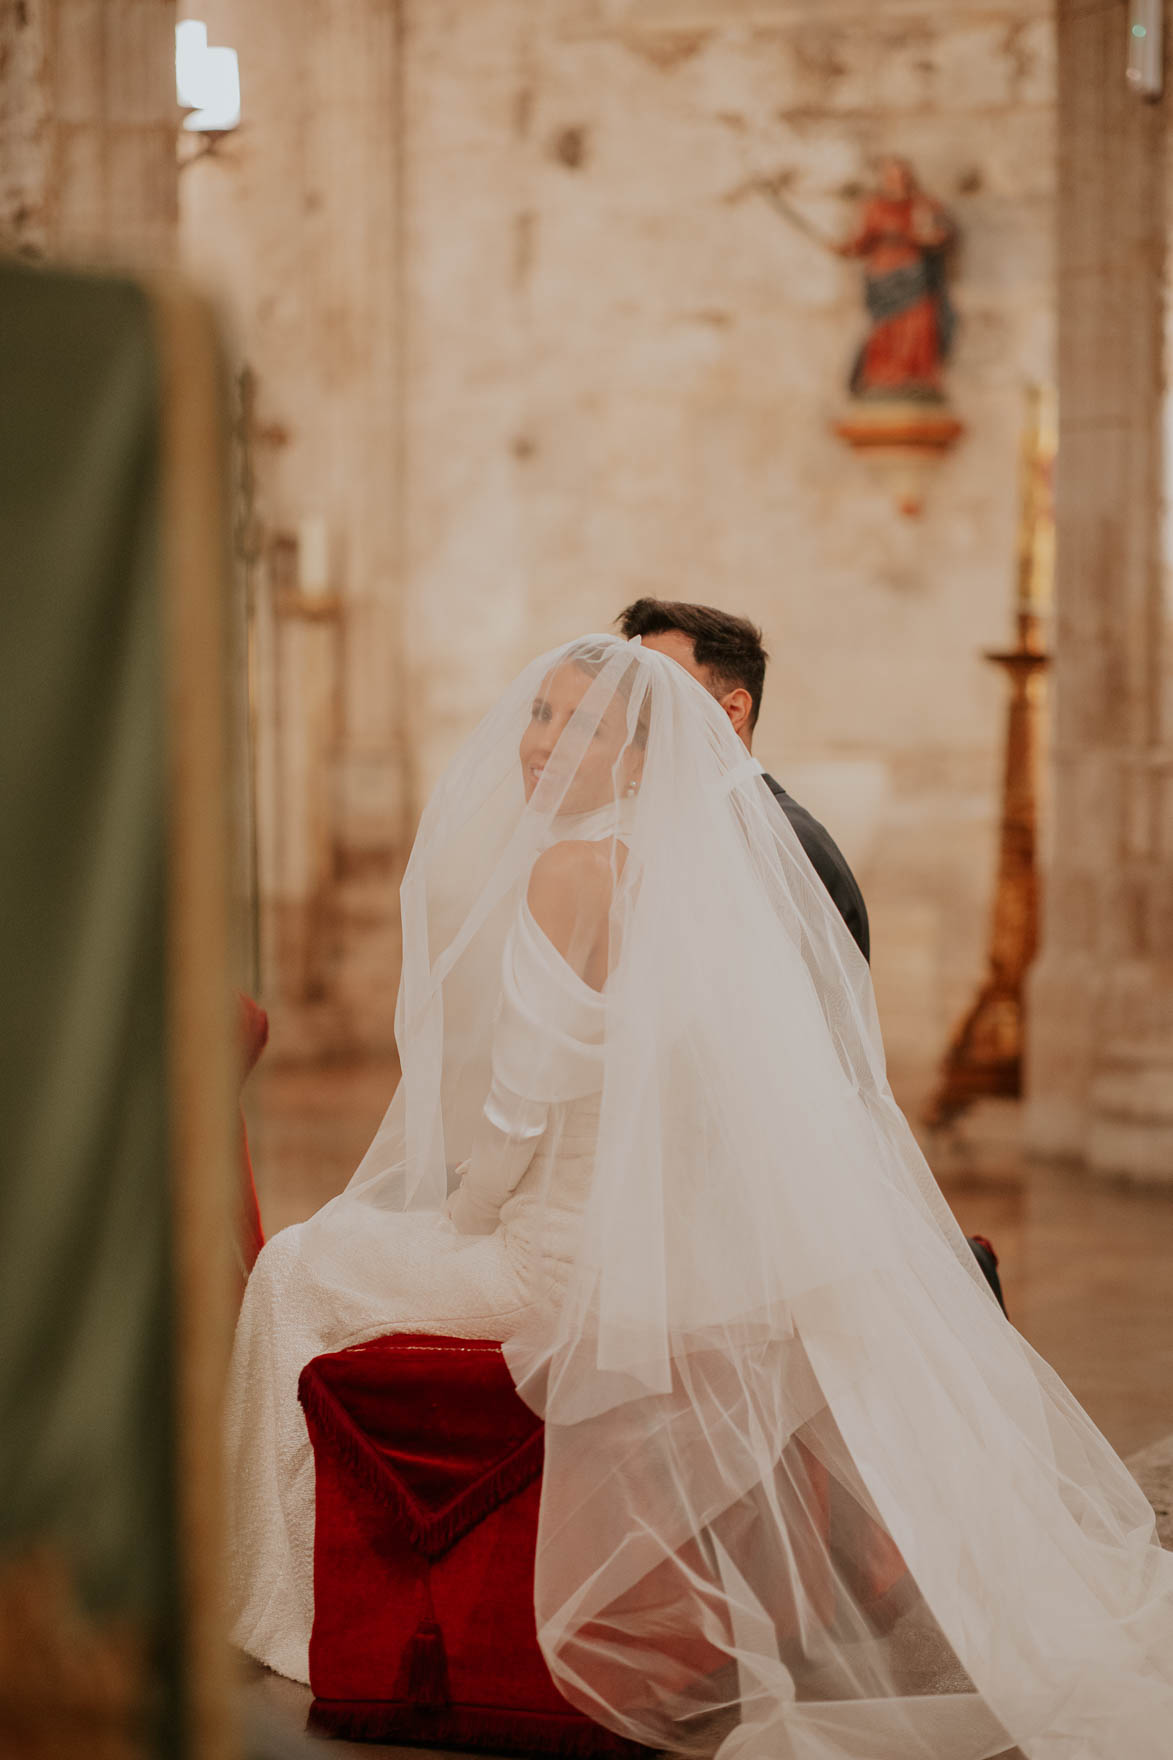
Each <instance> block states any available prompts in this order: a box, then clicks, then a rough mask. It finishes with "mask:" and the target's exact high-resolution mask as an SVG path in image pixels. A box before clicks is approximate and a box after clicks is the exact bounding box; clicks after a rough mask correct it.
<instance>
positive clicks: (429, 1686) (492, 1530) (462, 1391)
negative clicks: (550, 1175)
mask: <svg viewBox="0 0 1173 1760" xmlns="http://www.w3.org/2000/svg"><path fill="white" fill-rule="evenodd" d="M299 1396H300V1399H301V1403H302V1406H303V1408H304V1410H305V1414H306V1421H307V1424H308V1426H309V1433H310V1439H311V1441H312V1443H313V1448H314V1461H315V1469H316V1475H317V1490H316V1523H315V1534H314V1626H313V1635H312V1637H311V1639H310V1684H311V1686H312V1687H313V1690H314V1694H315V1700H314V1707H313V1712H312V1714H311V1721H312V1723H313V1724H314V1725H315V1727H317V1728H319V1729H323V1730H326V1731H328V1732H329V1733H331V1734H334V1735H339V1736H349V1737H350V1738H351V1739H355V1738H357V1739H359V1740H364V1739H365V1740H368V1741H387V1742H392V1741H408V1742H424V1743H433V1744H438V1745H441V1746H443V1745H449V1746H457V1747H471V1748H477V1747H479V1748H485V1749H489V1750H495V1751H496V1752H501V1751H502V1750H506V1751H508V1750H512V1751H514V1752H517V1753H522V1754H534V1755H539V1754H541V1755H556V1754H563V1755H575V1756H580V1757H582V1760H588V1757H589V1760H618V1757H619V1756H637V1755H645V1754H647V1752H648V1750H646V1749H643V1748H639V1747H637V1746H635V1745H634V1744H633V1743H630V1742H626V1741H623V1740H622V1739H621V1738H619V1737H618V1736H614V1735H612V1734H610V1733H609V1732H608V1731H607V1730H604V1729H602V1728H601V1727H600V1726H599V1725H597V1724H595V1723H592V1721H591V1720H590V1719H589V1718H587V1717H584V1716H583V1714H582V1713H581V1712H579V1711H576V1710H575V1709H574V1708H573V1707H572V1706H570V1705H568V1704H567V1702H566V1701H565V1700H564V1699H563V1698H562V1696H561V1694H560V1693H559V1692H558V1690H557V1688H556V1687H555V1686H554V1683H553V1681H552V1680H551V1679H550V1675H549V1671H548V1670H547V1668H546V1665H545V1662H544V1661H543V1658H542V1654H541V1651H540V1650H539V1648H538V1641H537V1631H536V1627H535V1622H534V1606H533V1579H534V1548H535V1541H536V1537H537V1521H538V1504H539V1500H540V1496H541V1470H542V1449H543V1427H542V1424H541V1421H540V1419H538V1418H537V1417H535V1416H534V1414H533V1413H532V1412H531V1411H530V1410H529V1408H528V1406H526V1405H525V1404H524V1403H523V1402H522V1400H521V1399H520V1398H519V1397H518V1395H517V1392H516V1390H515V1389H514V1386H513V1383H512V1380H511V1379H510V1376H509V1371H508V1369H507V1368H506V1366H505V1361H504V1358H503V1357H502V1355H501V1348H500V1346H499V1345H497V1344H494V1343H491V1342H487V1341H481V1340H475V1339H448V1338H427V1337H421V1336H418V1335H407V1334H399V1335H392V1336H390V1337H387V1338H380V1339H375V1340H373V1341H372V1342H371V1343H369V1344H362V1345H356V1346H354V1347H352V1348H351V1349H350V1350H346V1351H337V1352H334V1353H332V1354H330V1355H324V1356H320V1357H316V1358H315V1359H314V1361H313V1362H312V1363H310V1364H309V1365H308V1366H307V1367H306V1368H305V1369H304V1370H303V1371H302V1375H301V1382H300V1387H299Z"/></svg>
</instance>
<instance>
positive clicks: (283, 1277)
mask: <svg viewBox="0 0 1173 1760" xmlns="http://www.w3.org/2000/svg"><path fill="white" fill-rule="evenodd" d="M603 817H604V818H605V819H606V821H607V822H608V823H609V824H610V825H613V823H614V816H613V815H604V816H603ZM576 829H577V830H578V834H579V836H580V837H581V836H582V835H583V833H584V830H585V832H586V834H587V835H588V836H589V835H590V834H591V832H592V831H594V830H597V829H598V826H597V825H592V824H590V823H589V822H588V824H587V825H586V826H585V827H584V826H583V824H582V822H581V821H579V822H578V823H577V824H576ZM502 987H503V1000H502V1010H501V1015H500V1018H499V1019H498V1022H497V1026H496V1030H495V1034H494V1041H493V1059H492V1061H493V1079H492V1084H491V1089H490V1095H489V1098H488V1099H487V1100H486V1103H485V1124H486V1130H485V1133H484V1134H485V1137H487V1138H488V1140H489V1141H488V1146H487V1148H485V1146H484V1145H483V1144H482V1154H481V1156H480V1158H479V1163H478V1164H477V1165H475V1166H472V1167H470V1168H469V1169H468V1170H467V1172H466V1173H465V1175H464V1178H463V1179H462V1182H461V1184H460V1186H459V1188H458V1190H457V1192H456V1193H455V1194H454V1195H453V1198H452V1200H451V1201H450V1204H449V1207H448V1210H427V1211H414V1212H409V1213H406V1214H400V1213H397V1212H395V1211H386V1210H379V1209H374V1210H371V1211H370V1212H369V1214H368V1216H367V1217H366V1219H365V1226H364V1227H363V1228H362V1229H361V1231H357V1232H356V1231H355V1228H354V1221H353V1216H352V1214H351V1210H350V1206H349V1205H346V1204H338V1203H333V1204H327V1205H326V1206H325V1207H324V1208H323V1209H322V1210H319V1211H318V1212H317V1214H316V1215H315V1216H312V1217H311V1218H310V1219H309V1221H308V1222H304V1223H301V1224H299V1225H296V1226H295V1227H292V1228H286V1229H283V1230H282V1231H281V1232H280V1233H279V1234H276V1235H274V1236H273V1238H272V1240H271V1241H269V1242H268V1244H267V1245H266V1246H265V1248H264V1249H263V1251H262V1252H261V1254H260V1256H259V1258H258V1260H257V1263H256V1266H255V1268H254V1270H253V1273H252V1276H251V1277H250V1279H249V1283H248V1288H247V1290H246V1292H245V1298H244V1303H243V1306H242V1309H241V1314H240V1320H239V1323H238V1325H237V1330H236V1341H235V1347H234V1351H233V1361H232V1369H231V1374H230V1377H229V1399H228V1435H229V1442H230V1452H229V1478H230V1483H231V1485H232V1487H233V1488H234V1491H235V1493H236V1499H235V1506H234V1512H233V1513H234V1528H235V1532H234V1543H233V1549H232V1566H231V1568H232V1586H233V1598H234V1602H235V1606H236V1609H237V1612H236V1618H235V1626H234V1632H233V1636H234V1640H235V1642H236V1643H238V1644H239V1645H240V1647H241V1648H242V1649H243V1650H245V1651H247V1653H248V1654H249V1655H251V1656H254V1657H256V1658H257V1659H258V1660H259V1661H261V1662H264V1663H266V1664H267V1665H268V1666H269V1667H270V1668H274V1669H276V1670H277V1672H278V1673H279V1674H284V1675H289V1676H290V1677H291V1678H292V1679H294V1680H300V1681H308V1680H309V1656H308V1650H309V1638H310V1626H311V1623H312V1620H313V1532H314V1463H313V1456H312V1453H311V1450H310V1444H309V1439H308V1436H307V1433H306V1427H305V1421H304V1419H303V1417H302V1414H301V1410H300V1408H299V1406H298V1404H297V1380H298V1376H299V1374H300V1373H301V1370H302V1369H303V1368H304V1367H305V1365H306V1363H308V1362H309V1361H310V1359H311V1358H312V1357H315V1356H317V1355H318V1354H319V1352H321V1351H336V1350H343V1349H345V1347H346V1346H348V1345H352V1344H358V1343H360V1342H361V1341H362V1340H364V1339H368V1338H377V1337H379V1336H380V1335H381V1334H383V1333H386V1332H433V1333H444V1334H447V1335H449V1336H452V1337H457V1338H495V1339H506V1338H508V1337H510V1336H511V1334H512V1333H513V1332H514V1331H515V1330H516V1329H517V1327H518V1326H519V1325H520V1324H521V1322H522V1320H523V1319H524V1318H525V1317H526V1314H527V1312H528V1311H529V1309H530V1308H531V1307H532V1306H533V1304H534V1303H535V1301H537V1300H538V1299H539V1298H541V1299H548V1298H549V1294H550V1291H551V1290H552V1288H555V1287H557V1286H558V1285H559V1284H560V1283H561V1282H563V1281H564V1280H565V1277H566V1275H567V1274H568V1271H569V1265H570V1261H571V1259H572V1257H573V1245H574V1238H575V1233H576V1225H577V1221H578V1217H579V1215H580V1213H581V1210H582V1207H583V1204H584V1202H585V1199H586V1194H587V1191H588V1189H589V1186H590V1181H591V1173H592V1170H593V1166H594V1148H595V1139H596V1136H597V1133H598V1118H599V1090H600V1089H601V1087H602V1079H603V1078H602V1053H601V1042H602V1037H603V1000H602V998H601V996H600V995H599V994H598V993H597V992H596V991H594V990H592V989H590V988H589V986H588V985H586V984H585V983H584V982H583V981H582V979H581V978H579V977H577V976H576V975H575V973H574V972H573V971H572V970H571V969H570V967H569V966H568V965H567V964H566V963H565V961H564V960H562V959H561V958H560V957H559V956H558V955H557V954H556V953H555V951H554V949H553V948H552V947H551V945H550V943H549V942H548V941H547V940H546V939H545V937H544V936H543V935H542V932H541V930H540V929H539V928H538V926H537V924H536V923H535V922H534V919H533V916H532V915H531V913H530V910H529V907H528V905H527V904H526V902H525V900H524V899H523V900H522V901H521V903H520V906H519V907H518V911H517V916H516V919H515V921H514V924H513V927H512V930H511V932H510V935H509V937H508V940H507V942H506V947H505V955H504V961H503V972H502ZM552 1113H553V1114H554V1115H555V1116H554V1117H553V1118H551V1114H552ZM494 1139H496V1141H495V1142H494ZM555 1143H556V1144H557V1145H558V1154H557V1161H556V1163H555V1162H554V1161H553V1160H552V1156H551V1146H552V1145H553V1144H555ZM449 1211H455V1213H456V1214H457V1215H458V1216H459V1217H460V1220H461V1221H462V1223H463V1224H464V1225H465V1227H466V1228H467V1229H468V1231H469V1232H465V1233H460V1232H458V1231H457V1227H456V1225H455V1223H454V1221H453V1220H452V1218H451V1216H450V1214H449ZM482 1231H483V1232H482Z"/></svg>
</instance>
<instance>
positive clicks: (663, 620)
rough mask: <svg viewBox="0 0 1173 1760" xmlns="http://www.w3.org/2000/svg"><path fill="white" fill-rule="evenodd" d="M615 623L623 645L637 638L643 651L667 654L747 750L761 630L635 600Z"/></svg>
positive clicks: (672, 603)
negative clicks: (717, 708)
mask: <svg viewBox="0 0 1173 1760" xmlns="http://www.w3.org/2000/svg"><path fill="white" fill-rule="evenodd" d="M616 621H617V622H618V624H619V627H620V629H621V630H622V631H623V634H624V635H625V636H626V637H627V639H628V641H630V640H631V639H632V637H633V636H639V637H640V638H641V640H642V641H643V645H644V647H645V648H654V649H655V650H656V652H657V653H659V654H667V655H668V657H669V658H670V659H672V660H677V661H679V663H680V665H681V666H683V667H684V670H685V671H686V672H691V673H692V676H693V677H694V678H695V679H699V681H700V682H701V684H703V685H704V687H705V689H706V690H707V691H708V693H709V695H710V696H712V697H716V699H717V701H718V702H719V703H720V705H721V707H722V709H724V711H725V713H726V715H728V717H729V719H730V721H731V722H732V723H733V731H734V733H736V734H737V736H738V738H739V739H741V740H743V741H744V743H745V745H746V746H747V747H749V746H750V745H751V744H752V741H753V730H754V728H755V726H756V725H757V719H758V711H759V710H760V709H761V706H762V686H763V684H764V683H765V680H766V661H767V660H768V659H769V655H768V654H767V653H766V650H765V649H764V648H763V647H762V632H761V630H760V629H755V628H754V626H753V624H752V623H750V622H749V621H748V620H747V619H746V618H744V617H733V616H732V615H731V614H730V613H729V612H728V611H717V610H716V609H714V607H713V606H712V605H684V604H682V603H680V602H679V601H677V600H675V599H637V600H636V601H635V603H634V605H629V606H628V607H627V610H626V611H623V612H621V613H620V615H619V617H618V618H617V619H616Z"/></svg>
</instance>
